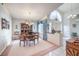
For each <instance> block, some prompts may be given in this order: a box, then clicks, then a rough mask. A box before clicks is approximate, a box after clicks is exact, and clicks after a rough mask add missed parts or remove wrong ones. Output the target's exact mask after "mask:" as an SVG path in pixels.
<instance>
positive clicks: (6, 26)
mask: <svg viewBox="0 0 79 59" xmlns="http://www.w3.org/2000/svg"><path fill="white" fill-rule="evenodd" d="M1 23H2V24H1V26H2V29H9V27H10V25H9V22H8V21H7V20H6V19H5V18H1Z"/></svg>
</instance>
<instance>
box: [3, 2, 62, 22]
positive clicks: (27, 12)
mask: <svg viewBox="0 0 79 59" xmlns="http://www.w3.org/2000/svg"><path fill="white" fill-rule="evenodd" d="M61 4H62V3H9V4H8V3H6V4H4V6H5V7H6V8H7V9H8V11H9V12H10V14H11V16H12V18H15V19H22V20H23V19H24V20H35V21H36V20H41V19H42V18H43V17H46V16H47V15H49V13H50V12H51V11H53V10H55V9H57V8H58V7H59V6H60V5H61Z"/></svg>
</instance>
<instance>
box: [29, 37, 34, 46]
mask: <svg viewBox="0 0 79 59" xmlns="http://www.w3.org/2000/svg"><path fill="white" fill-rule="evenodd" d="M31 41H33V43H34V45H35V38H34V36H29V46H31V44H30V42H31Z"/></svg>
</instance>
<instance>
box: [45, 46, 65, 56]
mask: <svg viewBox="0 0 79 59" xmlns="http://www.w3.org/2000/svg"><path fill="white" fill-rule="evenodd" d="M45 56H65V49H64V48H63V47H60V48H57V49H55V50H53V51H51V52H49V53H48V54H46V55H45Z"/></svg>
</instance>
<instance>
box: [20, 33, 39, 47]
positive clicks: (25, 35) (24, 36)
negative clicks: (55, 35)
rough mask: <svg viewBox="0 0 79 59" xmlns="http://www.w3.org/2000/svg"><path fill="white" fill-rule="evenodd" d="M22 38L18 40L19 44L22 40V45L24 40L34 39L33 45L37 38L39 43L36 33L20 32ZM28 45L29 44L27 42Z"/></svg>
mask: <svg viewBox="0 0 79 59" xmlns="http://www.w3.org/2000/svg"><path fill="white" fill-rule="evenodd" d="M20 36H21V38H22V40H20V45H21V41H23V42H24V46H25V43H26V42H28V41H29V42H30V41H34V45H35V40H36V39H37V42H38V43H39V35H38V34H22V35H20ZM29 46H30V44H29Z"/></svg>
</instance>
